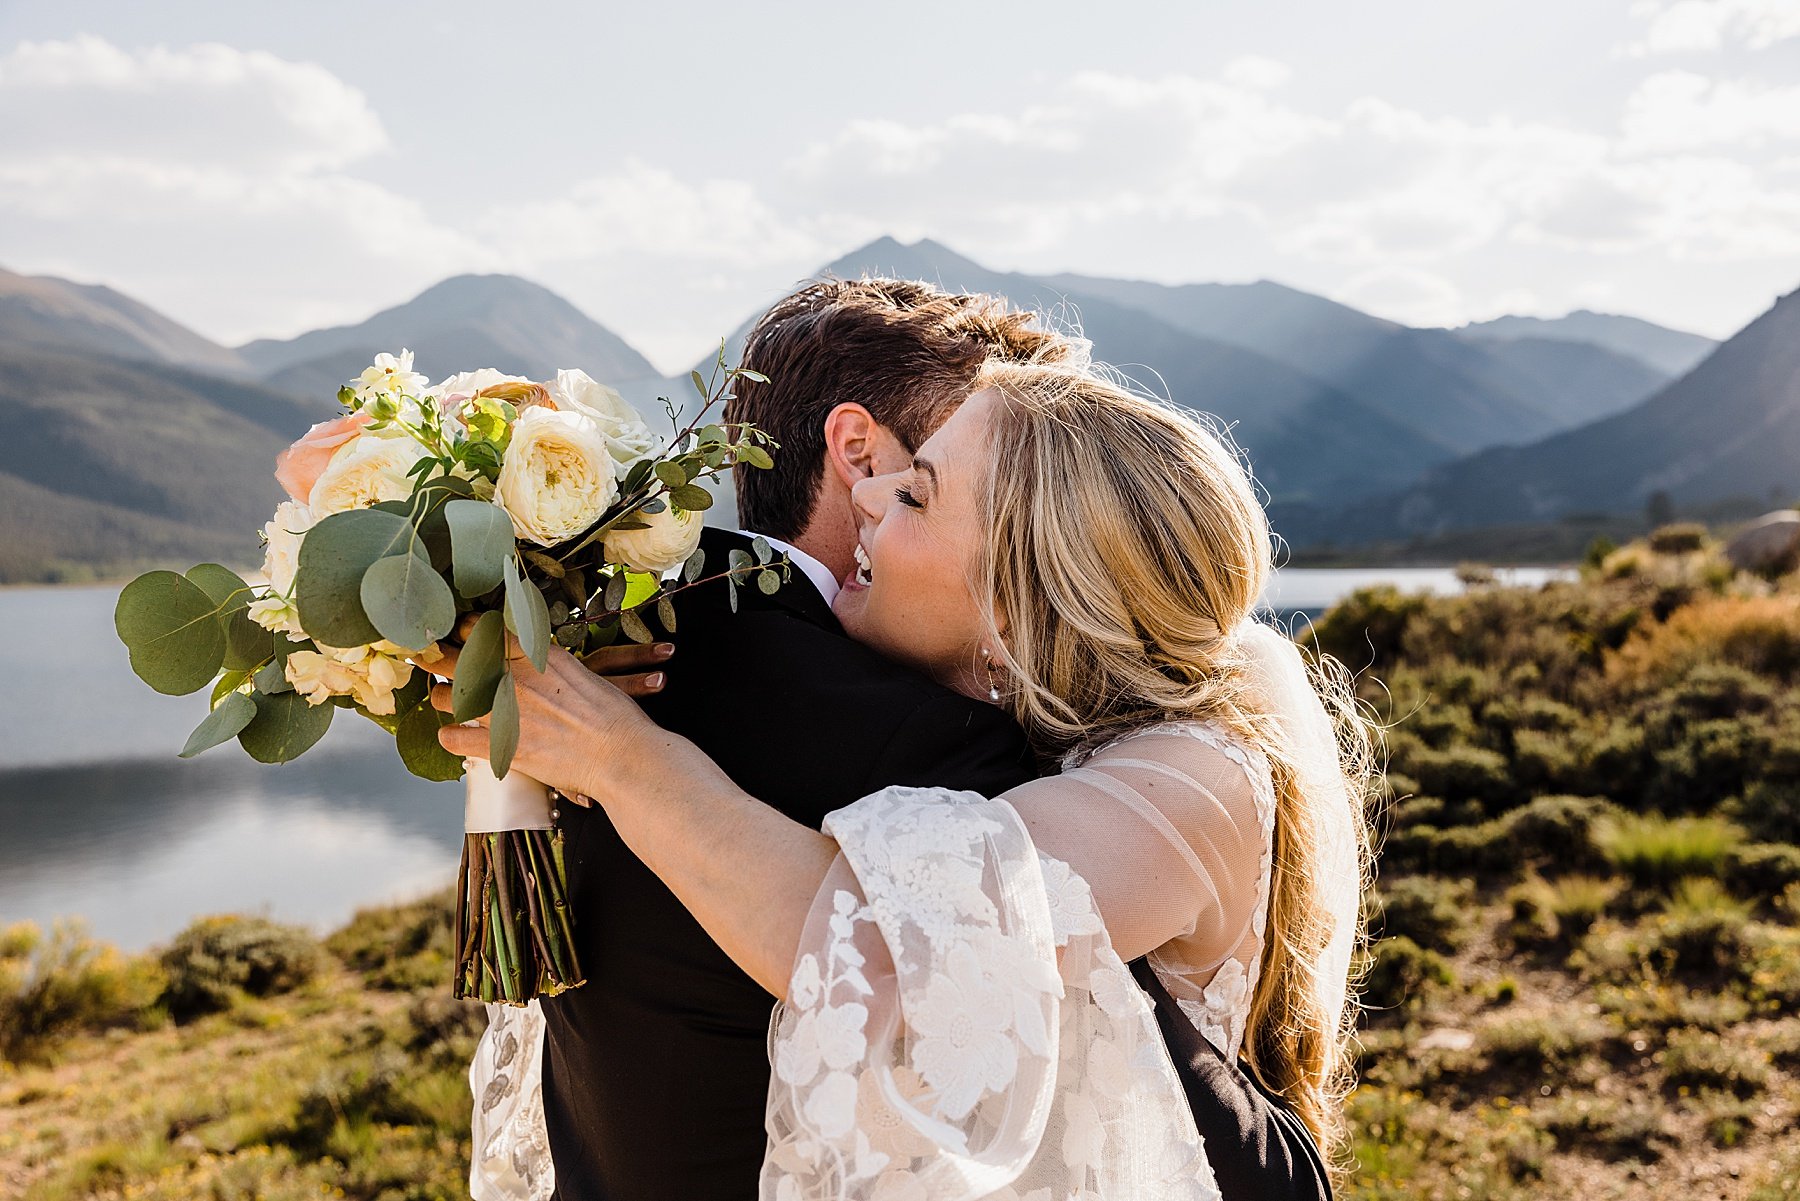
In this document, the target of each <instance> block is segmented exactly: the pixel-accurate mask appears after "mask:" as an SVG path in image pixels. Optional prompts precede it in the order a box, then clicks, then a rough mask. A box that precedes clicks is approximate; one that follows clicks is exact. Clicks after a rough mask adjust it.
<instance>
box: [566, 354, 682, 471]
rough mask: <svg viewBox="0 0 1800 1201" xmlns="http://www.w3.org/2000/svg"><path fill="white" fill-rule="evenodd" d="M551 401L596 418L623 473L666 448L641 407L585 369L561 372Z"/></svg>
mask: <svg viewBox="0 0 1800 1201" xmlns="http://www.w3.org/2000/svg"><path fill="white" fill-rule="evenodd" d="M550 400H551V402H552V403H553V404H555V405H556V407H557V408H559V409H562V410H564V411H567V412H574V413H582V414H585V415H586V416H588V417H591V418H593V419H594V422H595V424H597V425H598V426H599V427H600V429H601V430H602V431H603V432H604V433H605V434H606V440H607V444H608V447H609V449H610V450H611V451H612V457H613V461H614V462H616V463H617V464H618V465H619V468H618V470H619V474H620V475H624V473H625V470H626V468H628V467H630V466H631V464H633V463H635V462H637V461H638V460H639V459H642V458H646V457H648V456H650V455H654V454H658V453H660V452H661V451H662V448H663V441H662V439H661V438H659V437H657V436H656V435H655V434H653V433H651V432H650V427H649V426H647V425H645V424H644V419H643V418H642V417H639V416H638V412H637V410H636V409H634V408H632V407H631V405H630V404H629V403H628V402H627V401H626V400H625V398H624V397H623V396H620V395H619V393H618V392H617V391H616V390H614V389H612V388H609V387H607V386H606V385H605V384H603V383H600V382H599V381H598V380H595V379H593V378H591V377H590V376H589V375H588V373H587V372H585V371H571V370H563V371H558V372H557V373H556V379H555V381H554V382H552V383H551V385H550Z"/></svg>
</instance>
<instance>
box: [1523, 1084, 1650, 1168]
mask: <svg viewBox="0 0 1800 1201" xmlns="http://www.w3.org/2000/svg"><path fill="white" fill-rule="evenodd" d="M1540 1120H1541V1121H1542V1123H1543V1126H1544V1129H1545V1130H1547V1131H1549V1132H1550V1134H1551V1135H1552V1136H1553V1137H1554V1138H1555V1139H1556V1143H1557V1146H1558V1147H1559V1148H1569V1149H1572V1150H1580V1151H1584V1152H1586V1153H1587V1154H1589V1155H1594V1156H1597V1157H1599V1158H1601V1159H1605V1160H1610V1161H1613V1162H1618V1161H1621V1160H1635V1161H1637V1162H1639V1163H1654V1162H1655V1161H1657V1160H1658V1159H1661V1158H1662V1156H1663V1152H1664V1151H1665V1150H1666V1149H1667V1148H1669V1147H1671V1146H1673V1145H1674V1144H1675V1142H1676V1138H1675V1135H1674V1133H1673V1132H1672V1131H1671V1129H1670V1127H1669V1119H1668V1114H1667V1113H1666V1112H1665V1111H1664V1110H1663V1109H1662V1108H1661V1107H1659V1106H1657V1105H1655V1104H1654V1103H1652V1102H1647V1101H1645V1100H1643V1099H1641V1098H1633V1099H1630V1100H1626V1099H1621V1098H1618V1097H1606V1096H1596V1095H1594V1094H1591V1093H1579V1094H1575V1095H1572V1096H1566V1097H1561V1098H1559V1099H1558V1100H1557V1101H1556V1102H1555V1103H1554V1104H1552V1105H1551V1106H1550V1107H1549V1108H1548V1109H1547V1110H1546V1111H1545V1112H1544V1113H1543V1114H1542V1115H1541V1117H1540Z"/></svg>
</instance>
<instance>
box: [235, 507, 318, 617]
mask: <svg viewBox="0 0 1800 1201" xmlns="http://www.w3.org/2000/svg"><path fill="white" fill-rule="evenodd" d="M312 525H313V515H312V512H311V511H310V510H309V509H307V507H306V506H305V505H302V504H296V503H295V502H294V501H291V500H284V501H282V502H281V503H280V504H279V505H277V506H275V516H274V517H273V518H271V519H270V521H269V523H268V524H267V525H265V526H263V539H264V541H265V543H266V545H265V546H264V548H263V576H264V577H265V578H266V579H267V580H268V581H269V594H268V595H267V596H265V597H262V598H261V599H258V600H253V601H251V602H250V620H251V621H254V622H255V623H256V624H257V625H259V626H261V627H263V629H265V630H278V631H280V632H281V633H284V634H292V635H294V636H295V637H297V638H303V637H305V636H306V631H305V630H303V629H301V628H300V610H299V609H297V608H295V607H294V572H295V570H296V569H297V568H298V567H299V566H300V543H301V541H302V539H303V537H304V536H305V534H306V531H307V530H309V529H311V528H312Z"/></svg>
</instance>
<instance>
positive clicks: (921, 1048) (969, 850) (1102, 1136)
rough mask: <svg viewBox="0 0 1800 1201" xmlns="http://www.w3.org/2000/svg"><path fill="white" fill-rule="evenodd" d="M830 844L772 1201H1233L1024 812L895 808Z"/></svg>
mask: <svg viewBox="0 0 1800 1201" xmlns="http://www.w3.org/2000/svg"><path fill="white" fill-rule="evenodd" d="M825 829H826V832H827V833H829V834H830V835H831V836H832V837H833V838H835V839H836V840H837V842H838V844H839V847H840V855H839V857H838V860H837V862H836V864H835V865H834V866H833V868H832V870H831V872H830V874H829V876H828V878H827V879H826V881H825V884H824V886H823V887H822V888H821V889H820V892H819V894H818V900H817V902H816V903H815V905H814V910H813V915H812V918H811V920H810V921H809V923H808V928H807V931H806V933H805V936H804V937H803V939H802V941H801V946H800V953H799V955H798V958H797V961H796V966H795V971H794V976H793V980H792V983H791V986H790V989H789V994H788V997H789V999H788V1002H787V1003H786V1004H785V1005H783V1006H781V1007H779V1008H778V1009H777V1010H776V1014H775V1018H774V1022H773V1024H772V1027H771V1034H770V1042H771V1046H770V1051H771V1058H772V1061H773V1066H774V1074H773V1078H772V1081H771V1085H770V1093H769V1114H768V1129H769V1137H770V1146H769V1152H768V1157H767V1159H766V1161H765V1163H764V1168H763V1178H762V1186H761V1192H760V1195H761V1197H762V1198H763V1199H764V1201H823V1199H827V1198H829V1199H834V1201H848V1199H850V1198H868V1199H871V1201H877V1199H878V1201H970V1199H973V1198H985V1197H994V1198H1013V1199H1019V1201H1040V1199H1041V1198H1050V1197H1054V1198H1058V1199H1060V1198H1064V1197H1069V1196H1089V1195H1091V1196H1102V1197H1132V1198H1144V1199H1146V1201H1159V1199H1164V1198H1182V1199H1184V1201H1201V1199H1210V1198H1217V1196H1218V1191H1217V1188H1216V1186H1215V1185H1214V1183H1213V1178H1212V1173H1211V1169H1210V1168H1209V1167H1208V1165H1207V1163H1206V1160H1205V1156H1204V1154H1203V1151H1202V1148H1201V1145H1200V1139H1199V1135H1198V1134H1197V1133H1196V1132H1195V1130H1194V1124H1193V1118H1192V1115H1191V1114H1190V1113H1189V1112H1188V1110H1187V1107H1186V1105H1185V1103H1184V1101H1183V1093H1182V1090H1181V1087H1180V1085H1179V1083H1178V1082H1177V1080H1176V1078H1175V1074H1174V1069H1173V1066H1172V1064H1171V1063H1170V1061H1169V1057H1168V1052H1167V1049H1166V1048H1165V1047H1164V1046H1163V1043H1162V1041H1161V1037H1160V1035H1159V1033H1158V1031H1157V1027H1156V1023H1155V1016H1154V1014H1153V1013H1152V1011H1151V1009H1150V1006H1149V1003H1148V1001H1147V1000H1146V999H1145V997H1144V995H1143V994H1142V993H1141V992H1140V991H1139V990H1138V989H1137V988H1136V986H1135V984H1134V983H1133V982H1132V980H1131V978H1130V975H1129V973H1128V972H1127V971H1126V970H1125V967H1124V964H1123V963H1121V962H1120V960H1119V957H1118V956H1117V955H1116V954H1115V953H1114V952H1113V951H1112V948H1111V946H1110V944H1109V943H1108V940H1107V936H1106V929H1105V927H1104V925H1103V924H1102V922H1101V920H1100V915H1099V914H1098V913H1097V912H1096V911H1095V908H1094V905H1093V899H1092V896H1091V894H1090V891H1089V888H1088V885H1087V883H1086V882H1085V881H1084V880H1083V879H1082V877H1081V876H1080V874H1079V873H1077V872H1074V871H1072V870H1071V869H1070V868H1069V865H1068V864H1066V863H1063V862H1061V861H1059V860H1057V859H1053V858H1050V857H1048V856H1044V855H1040V854H1039V852H1038V850H1037V848H1036V847H1035V846H1034V845H1033V843H1032V840H1031V836H1030V834H1029V832H1028V830H1027V828H1026V826H1025V823H1024V822H1023V821H1021V819H1020V817H1019V815H1018V813H1017V811H1015V810H1014V809H1013V808H1012V807H1011V806H1010V805H1008V804H1007V803H1006V802H1005V801H1003V800H992V801H990V800H986V799H984V798H982V797H979V796H976V795H974V794H971V793H950V792H946V791H943V790H928V789H912V788H890V789H887V790H884V791H883V792H880V793H877V794H875V795H873V796H871V797H867V798H864V799H863V800H862V801H859V802H857V803H856V804H855V805H852V806H850V807H848V808H847V809H843V810H839V811H838V812H836V813H834V814H832V815H831V817H830V818H828V819H827V821H826V825H825Z"/></svg>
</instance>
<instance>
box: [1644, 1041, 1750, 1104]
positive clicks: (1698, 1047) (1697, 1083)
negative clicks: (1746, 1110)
mask: <svg viewBox="0 0 1800 1201" xmlns="http://www.w3.org/2000/svg"><path fill="white" fill-rule="evenodd" d="M1662 1068H1663V1075H1664V1076H1665V1077H1667V1078H1668V1081H1669V1083H1670V1084H1672V1085H1675V1086H1676V1087H1687V1088H1693V1089H1719V1090H1721V1091H1723V1092H1728V1093H1731V1094H1732V1095H1733V1096H1738V1097H1753V1096H1755V1095H1756V1094H1757V1093H1760V1092H1762V1090H1763V1088H1764V1087H1765V1086H1766V1085H1767V1084H1768V1082H1769V1057H1768V1055H1767V1054H1766V1053H1764V1052H1763V1051H1762V1050H1760V1049H1758V1048H1756V1047H1754V1046H1749V1045H1746V1044H1745V1043H1742V1042H1740V1041H1738V1040H1735V1039H1730V1040H1728V1039H1724V1038H1721V1037H1719V1036H1718V1035H1716V1034H1709V1033H1707V1032H1705V1031H1700V1030H1678V1031H1676V1032H1675V1033H1673V1034H1671V1035H1669V1042H1668V1046H1667V1048H1666V1049H1665V1050H1664V1051H1663V1053H1662Z"/></svg>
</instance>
